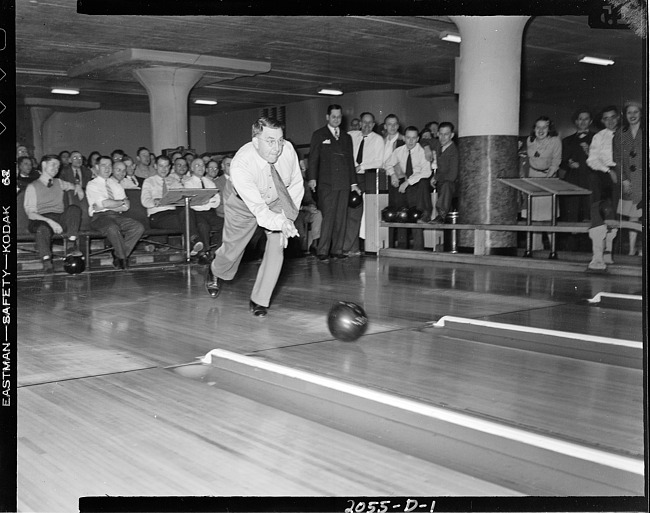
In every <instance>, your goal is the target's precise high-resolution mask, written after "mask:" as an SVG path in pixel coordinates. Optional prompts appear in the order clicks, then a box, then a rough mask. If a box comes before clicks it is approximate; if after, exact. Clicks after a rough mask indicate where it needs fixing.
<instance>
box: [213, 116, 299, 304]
mask: <svg viewBox="0 0 650 513" xmlns="http://www.w3.org/2000/svg"><path fill="white" fill-rule="evenodd" d="M226 186H227V187H232V193H231V194H230V195H229V196H228V195H227V194H225V195H224V196H225V197H227V198H228V199H227V200H226V201H225V205H224V216H225V218H224V226H223V242H222V244H221V247H219V249H218V250H217V252H216V254H215V257H214V259H213V260H212V263H211V264H210V265H209V266H208V271H207V273H206V278H205V286H206V289H207V291H208V293H209V294H210V295H211V296H212V297H213V298H216V297H217V296H218V295H219V293H220V292H221V285H222V284H221V281H222V280H232V279H233V278H234V277H235V274H236V273H237V269H238V268H239V263H240V262H241V259H242V256H243V255H244V250H245V249H246V245H247V244H248V241H249V240H250V239H251V237H252V236H253V234H254V233H255V230H256V228H257V226H258V225H259V226H261V227H262V228H264V229H265V230H266V249H265V251H264V258H263V259H262V263H261V265H260V268H259V271H258V273H257V278H256V280H255V285H254V286H253V291H252V293H251V298H250V304H249V306H250V310H251V312H252V313H253V315H255V316H256V317H265V316H266V314H267V310H268V308H269V305H270V303H271V295H272V294H273V289H274V288H275V285H276V283H277V281H278V277H279V276H280V270H281V269H282V263H283V261H284V249H285V248H286V247H287V243H288V241H289V238H290V237H297V236H298V230H297V229H296V227H295V225H294V221H295V219H296V217H297V216H298V208H299V207H300V203H301V201H302V196H303V194H304V191H305V189H304V185H303V178H302V174H301V172H300V164H299V163H298V155H297V154H296V150H295V149H294V148H293V146H292V145H291V143H290V142H288V141H285V139H284V131H283V128H282V125H281V124H280V123H279V122H278V121H277V120H275V119H273V118H265V117H261V118H259V119H258V120H257V121H256V122H255V123H254V124H253V127H252V140H251V141H250V142H248V143H246V144H245V145H244V146H242V147H241V148H240V149H239V151H238V152H237V154H236V155H235V157H234V158H233V159H232V163H231V165H230V181H229V182H228V183H227V185H226Z"/></svg>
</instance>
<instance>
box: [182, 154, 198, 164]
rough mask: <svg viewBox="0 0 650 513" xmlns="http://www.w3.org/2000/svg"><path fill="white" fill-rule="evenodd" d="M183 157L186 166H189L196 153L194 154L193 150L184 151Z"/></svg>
mask: <svg viewBox="0 0 650 513" xmlns="http://www.w3.org/2000/svg"><path fill="white" fill-rule="evenodd" d="M183 158H184V159H185V162H187V166H188V167H189V166H190V165H192V161H193V160H194V159H195V158H196V155H195V154H194V152H191V151H186V152H185V153H183Z"/></svg>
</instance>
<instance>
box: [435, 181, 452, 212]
mask: <svg viewBox="0 0 650 513" xmlns="http://www.w3.org/2000/svg"><path fill="white" fill-rule="evenodd" d="M436 191H437V192H438V200H437V201H436V211H435V212H434V215H433V216H432V217H434V218H435V217H440V218H442V220H443V221H444V220H445V219H446V218H447V214H448V213H449V211H450V210H451V201H452V200H453V199H454V194H456V182H450V181H447V180H445V181H442V182H438V183H436Z"/></svg>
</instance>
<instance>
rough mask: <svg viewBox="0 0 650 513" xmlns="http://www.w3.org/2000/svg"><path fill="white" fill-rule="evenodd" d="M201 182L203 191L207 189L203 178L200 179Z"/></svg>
mask: <svg viewBox="0 0 650 513" xmlns="http://www.w3.org/2000/svg"><path fill="white" fill-rule="evenodd" d="M199 180H201V189H205V184H204V183H203V178H199Z"/></svg>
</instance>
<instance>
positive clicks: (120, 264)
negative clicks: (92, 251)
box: [113, 257, 126, 269]
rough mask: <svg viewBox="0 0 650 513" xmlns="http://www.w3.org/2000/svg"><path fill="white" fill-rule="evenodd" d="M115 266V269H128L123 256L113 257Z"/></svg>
mask: <svg viewBox="0 0 650 513" xmlns="http://www.w3.org/2000/svg"><path fill="white" fill-rule="evenodd" d="M113 267H115V269H126V262H125V261H124V259H123V258H117V257H113Z"/></svg>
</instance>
